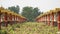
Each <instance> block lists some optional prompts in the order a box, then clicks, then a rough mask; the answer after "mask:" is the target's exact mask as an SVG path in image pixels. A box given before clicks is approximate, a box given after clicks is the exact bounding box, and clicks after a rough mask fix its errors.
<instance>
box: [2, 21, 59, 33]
mask: <svg viewBox="0 0 60 34" xmlns="http://www.w3.org/2000/svg"><path fill="white" fill-rule="evenodd" d="M2 30H6V31H7V33H8V34H56V32H57V31H58V30H57V27H51V26H48V25H45V24H44V23H37V22H26V23H21V24H14V25H12V26H11V25H9V26H8V27H2Z"/></svg>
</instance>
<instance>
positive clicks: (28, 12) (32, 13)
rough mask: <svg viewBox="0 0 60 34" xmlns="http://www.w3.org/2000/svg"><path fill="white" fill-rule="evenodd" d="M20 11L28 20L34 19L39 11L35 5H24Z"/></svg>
mask: <svg viewBox="0 0 60 34" xmlns="http://www.w3.org/2000/svg"><path fill="white" fill-rule="evenodd" d="M22 11H23V12H22V16H24V17H26V18H27V19H28V21H34V19H35V18H36V17H37V16H38V15H40V13H41V12H38V11H39V9H38V8H37V7H36V8H33V7H24V8H23V10H22Z"/></svg>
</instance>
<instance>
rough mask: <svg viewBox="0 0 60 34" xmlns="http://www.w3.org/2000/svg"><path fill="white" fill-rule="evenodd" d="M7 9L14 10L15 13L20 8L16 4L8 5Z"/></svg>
mask: <svg viewBox="0 0 60 34" xmlns="http://www.w3.org/2000/svg"><path fill="white" fill-rule="evenodd" d="M8 9H9V10H11V11H14V12H15V13H19V10H20V8H19V6H18V5H17V6H16V7H15V6H11V7H8Z"/></svg>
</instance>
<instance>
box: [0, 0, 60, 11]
mask: <svg viewBox="0 0 60 34" xmlns="http://www.w3.org/2000/svg"><path fill="white" fill-rule="evenodd" d="M16 5H19V6H20V12H21V11H22V8H23V7H25V6H31V7H34V8H35V7H38V8H39V9H40V11H42V12H47V11H48V10H51V9H54V8H60V0H0V6H3V7H4V8H8V7H11V6H16Z"/></svg>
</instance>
